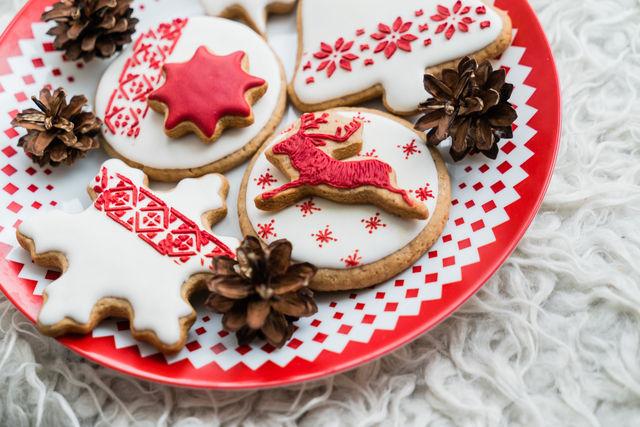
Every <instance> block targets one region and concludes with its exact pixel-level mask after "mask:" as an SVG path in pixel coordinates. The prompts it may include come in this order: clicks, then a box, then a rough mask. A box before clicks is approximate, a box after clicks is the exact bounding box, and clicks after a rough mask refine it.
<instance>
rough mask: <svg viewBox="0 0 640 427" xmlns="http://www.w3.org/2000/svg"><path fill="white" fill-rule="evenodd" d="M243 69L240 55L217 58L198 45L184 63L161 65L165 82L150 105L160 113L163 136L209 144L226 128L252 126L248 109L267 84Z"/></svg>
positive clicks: (245, 62) (245, 65)
mask: <svg viewBox="0 0 640 427" xmlns="http://www.w3.org/2000/svg"><path fill="white" fill-rule="evenodd" d="M247 68H248V58H247V55H246V54H245V53H244V52H235V53H232V54H231V55H227V56H217V55H214V54H213V53H211V52H210V51H209V50H208V49H207V48H206V47H204V46H200V47H199V48H198V50H197V51H196V53H195V55H194V56H193V58H191V59H190V60H189V61H187V62H182V63H172V64H171V63H170V64H165V65H164V66H163V69H162V71H163V74H164V76H165V83H164V84H163V85H162V86H161V87H159V88H158V89H156V90H155V91H153V92H151V93H150V94H149V97H148V103H149V106H150V107H151V108H152V109H154V110H155V111H157V112H160V113H165V123H164V127H165V132H166V134H167V135H168V136H170V137H174V138H175V137H179V136H182V135H184V134H186V133H188V132H195V133H196V134H197V135H198V136H199V137H200V138H201V139H202V140H203V141H204V142H213V141H215V140H216V139H218V137H219V136H220V134H221V133H222V131H223V130H224V129H225V128H227V127H246V126H250V125H251V124H253V111H252V109H251V104H253V103H255V102H256V101H257V100H258V99H260V98H261V97H262V95H264V93H265V92H266V91H267V82H265V81H264V80H263V79H261V78H258V77H254V76H251V75H250V74H248V73H247V72H246V70H247Z"/></svg>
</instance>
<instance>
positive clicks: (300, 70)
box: [289, 0, 511, 115]
mask: <svg viewBox="0 0 640 427" xmlns="http://www.w3.org/2000/svg"><path fill="white" fill-rule="evenodd" d="M298 37H299V44H298V64H297V66H296V73H295V76H294V78H293V80H292V81H291V83H290V85H289V95H290V97H291V100H292V102H293V104H294V105H295V106H296V107H297V108H299V109H300V110H302V111H320V110H323V109H327V108H332V107H337V106H345V105H353V104H357V103H359V102H362V101H366V100H368V99H372V98H377V97H379V96H382V97H383V102H384V104H385V107H386V108H387V109H388V110H390V111H392V112H393V113H394V114H398V115H412V114H417V112H418V104H419V103H420V102H422V101H424V99H423V97H424V89H423V87H422V79H423V75H424V74H425V72H426V73H431V74H435V75H437V74H439V72H440V71H441V70H442V69H443V68H453V67H454V66H455V65H456V64H457V62H458V61H459V60H460V59H462V58H464V57H465V56H470V57H473V58H475V59H476V60H478V61H479V62H482V61H483V60H485V59H491V58H495V57H496V56H498V55H499V54H501V53H502V52H504V50H505V49H506V48H507V47H508V46H509V43H510V42H511V20H510V18H509V16H508V15H507V14H506V13H505V12H503V11H501V10H499V9H497V8H495V7H493V6H491V5H489V4H488V3H485V2H483V1H481V0H463V1H461V0H403V1H401V2H398V1H388V0H349V1H343V0H323V1H314V0H300V3H299V5H298ZM425 70H426V71H425Z"/></svg>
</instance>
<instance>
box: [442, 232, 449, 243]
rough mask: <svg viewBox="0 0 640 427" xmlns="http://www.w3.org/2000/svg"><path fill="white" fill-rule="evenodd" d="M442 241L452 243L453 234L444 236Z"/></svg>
mask: <svg viewBox="0 0 640 427" xmlns="http://www.w3.org/2000/svg"><path fill="white" fill-rule="evenodd" d="M442 241H443V242H445V243H447V242H450V241H451V234H447V235H446V236H442Z"/></svg>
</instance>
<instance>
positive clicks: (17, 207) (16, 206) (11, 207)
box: [7, 202, 22, 213]
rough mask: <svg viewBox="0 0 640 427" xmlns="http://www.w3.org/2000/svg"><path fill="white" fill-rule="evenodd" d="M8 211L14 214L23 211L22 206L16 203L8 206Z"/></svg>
mask: <svg viewBox="0 0 640 427" xmlns="http://www.w3.org/2000/svg"><path fill="white" fill-rule="evenodd" d="M7 209H9V210H10V211H11V212H13V213H18V212H20V209H22V205H19V204H17V203H16V202H11V203H9V206H7Z"/></svg>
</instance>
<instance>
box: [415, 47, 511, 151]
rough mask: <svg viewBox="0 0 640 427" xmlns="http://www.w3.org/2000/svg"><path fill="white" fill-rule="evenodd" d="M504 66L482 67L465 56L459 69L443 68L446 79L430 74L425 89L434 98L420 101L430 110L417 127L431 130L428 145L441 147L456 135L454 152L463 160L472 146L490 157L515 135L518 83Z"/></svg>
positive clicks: (485, 65)
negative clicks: (513, 95)
mask: <svg viewBox="0 0 640 427" xmlns="http://www.w3.org/2000/svg"><path fill="white" fill-rule="evenodd" d="M505 77H506V73H505V71H504V70H503V69H500V70H495V71H494V70H493V67H492V66H491V62H489V61H484V62H483V63H482V64H480V65H479V66H478V64H477V62H476V60H475V59H469V58H468V57H465V58H464V59H463V60H462V61H460V64H459V65H458V71H456V70H452V69H448V68H447V69H444V70H442V79H437V78H436V77H435V76H433V75H432V74H425V76H424V88H425V90H426V91H427V92H429V94H431V96H433V98H431V99H428V100H427V101H426V102H423V103H422V104H420V106H419V108H420V110H421V111H424V112H425V113H426V114H425V115H424V116H422V117H421V118H420V119H419V120H418V122H417V123H416V125H415V129H416V130H419V131H423V132H424V131H427V130H429V129H431V130H430V131H429V133H428V134H427V144H429V145H438V144H440V142H442V141H444V140H445V139H447V138H448V137H450V136H451V137H452V140H453V141H452V144H451V149H450V150H449V153H450V154H451V157H452V158H453V160H454V161H456V162H457V161H460V160H462V159H463V158H464V157H465V156H466V155H467V154H468V153H469V151H471V150H472V149H475V150H476V151H478V152H481V153H483V154H484V155H485V156H487V157H489V158H490V159H495V158H496V157H497V156H498V151H499V149H498V142H499V141H500V139H501V138H507V139H508V138H513V128H512V126H511V125H512V123H513V122H514V121H515V120H516V118H517V117H518V114H517V113H516V110H515V109H514V108H513V106H512V105H511V104H510V103H509V102H508V101H509V97H511V92H512V91H513V85H512V84H509V83H505Z"/></svg>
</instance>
